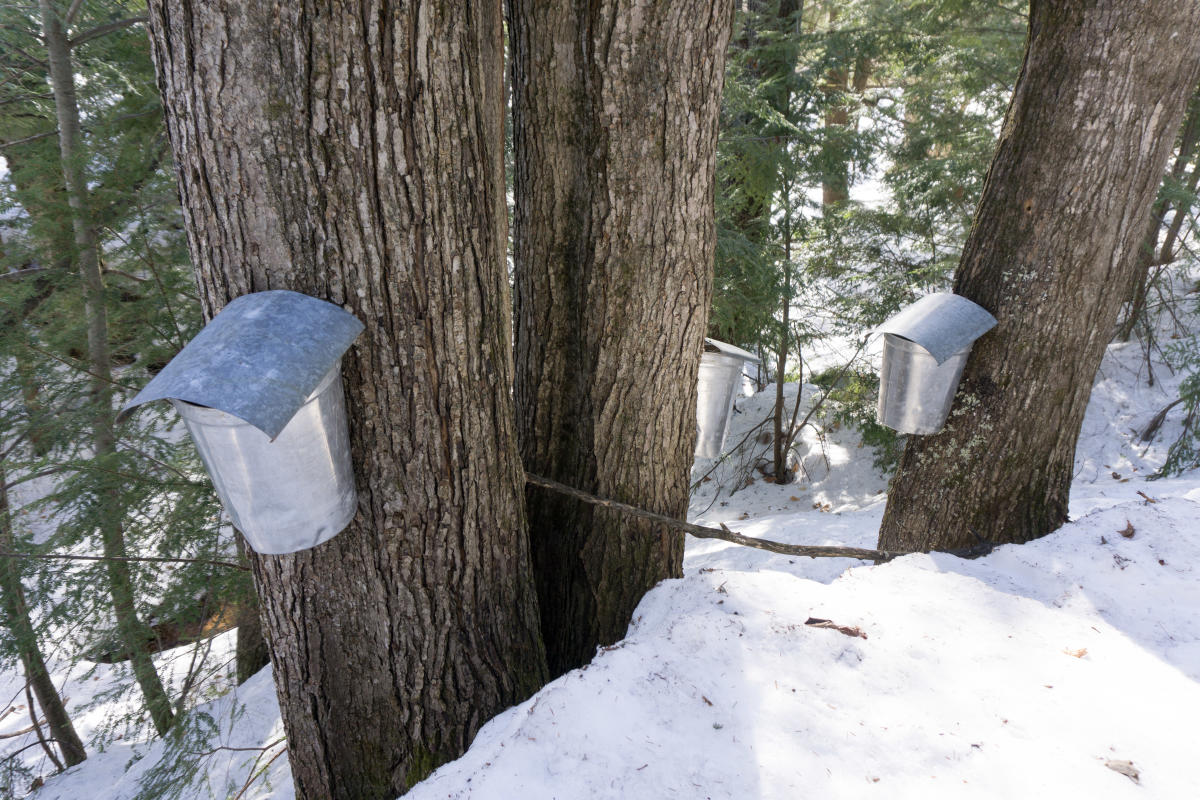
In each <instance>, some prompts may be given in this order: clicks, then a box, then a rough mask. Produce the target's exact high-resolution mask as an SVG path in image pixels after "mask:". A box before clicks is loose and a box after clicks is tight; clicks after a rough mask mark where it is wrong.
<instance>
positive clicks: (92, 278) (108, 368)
mask: <svg viewBox="0 0 1200 800" xmlns="http://www.w3.org/2000/svg"><path fill="white" fill-rule="evenodd" d="M41 12H42V38H43V41H44V43H45V46H46V58H47V61H48V62H49V66H50V84H51V87H52V89H53V92H54V108H55V116H56V118H57V121H58V143H59V152H60V154H61V158H62V170H63V184H64V186H65V187H66V191H67V201H68V203H69V204H70V207H71V228H72V230H73V231H74V234H75V242H74V244H75V260H76V263H77V265H78V267H79V274H80V277H81V278H82V281H83V293H84V315H85V317H86V318H87V344H88V371H89V373H90V374H91V379H90V382H91V386H90V389H89V393H88V394H89V397H88V402H89V406H90V408H89V412H90V414H91V427H92V450H93V458H94V459H95V460H96V461H97V462H98V463H99V462H103V461H105V460H106V459H109V458H111V457H112V456H113V455H114V454H115V453H116V435H115V433H114V426H115V418H114V413H113V407H112V401H113V393H112V385H113V384H112V359H111V356H110V353H109V347H108V316H107V310H106V308H105V299H104V282H103V280H102V278H101V275H100V248H99V245H98V244H97V241H96V232H95V230H94V229H93V228H92V225H91V222H90V220H89V218H88V197H87V192H88V188H87V181H86V179H85V176H84V171H83V154H82V153H81V152H80V149H79V141H80V125H79V106H78V104H77V103H76V100H75V71H74V67H73V66H72V64H71V49H70V42H69V40H68V38H67V32H66V30H64V29H63V26H62V23H61V21H60V20H59V18H58V12H57V11H56V10H55V6H54V2H53V0H41ZM99 492H100V497H99V501H100V503H101V504H102V505H103V506H104V508H103V509H102V510H101V513H100V515H99V516H100V538H101V542H102V544H103V548H104V555H105V556H107V557H109V558H112V559H121V558H125V557H126V556H127V555H128V553H127V552H126V550H125V532H124V528H123V521H122V519H121V514H122V511H121V502H120V487H118V486H116V485H115V484H114V483H113V481H112V479H109V480H108V481H107V483H106V485H103V486H101V488H100V490H99ZM105 568H106V570H107V573H108V583H109V591H110V592H111V594H112V603H113V614H114V616H115V617H116V621H117V629H118V631H119V633H120V636H121V639H122V640H123V641H124V642H125V646H126V647H127V648H128V649H129V651H130V652H131V653H132V654H133V655H132V659H131V664H132V667H133V674H134V678H135V679H136V680H137V682H138V686H140V687H141V690H142V695H143V696H144V698H145V701H146V708H147V710H148V711H149V712H150V718H151V720H152V721H153V722H154V728H155V730H157V731H158V733H159V734H163V733H166V732H167V730H168V729H169V728H170V727H171V724H172V722H173V721H174V719H175V715H174V712H173V711H172V710H171V700H170V698H168V697H167V693H166V690H165V689H164V688H163V685H162V681H161V680H160V679H159V677H158V672H157V671H156V670H155V668H154V661H153V659H152V658H151V657H150V653H149V652H147V651H146V649H145V648H144V647H141V646H140V643H141V642H143V641H145V637H146V634H147V629H146V626H145V625H144V624H143V623H142V621H141V620H140V619H139V618H138V615H137V609H136V607H135V603H134V590H133V578H132V575H131V573H130V569H129V564H128V562H125V561H119V560H112V561H108V562H106V564H105Z"/></svg>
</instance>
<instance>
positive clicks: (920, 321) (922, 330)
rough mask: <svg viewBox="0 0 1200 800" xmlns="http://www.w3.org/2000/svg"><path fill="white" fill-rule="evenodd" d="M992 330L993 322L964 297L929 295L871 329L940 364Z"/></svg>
mask: <svg viewBox="0 0 1200 800" xmlns="http://www.w3.org/2000/svg"><path fill="white" fill-rule="evenodd" d="M994 327H996V318H995V317H993V316H992V315H991V314H989V313H988V311H987V309H985V308H983V306H980V305H977V304H975V303H972V302H971V301H970V300H968V299H967V298H965V297H962V296H961V295H957V294H950V293H948V292H944V293H941V294H929V295H925V296H924V297H922V298H921V299H920V300H918V301H917V302H915V303H913V304H912V305H909V306H906V307H905V308H903V309H901V311H900V313H898V314H896V315H895V316H894V317H892V318H891V319H889V320H888V321H887V322H885V323H883V324H882V325H880V326H879V327H878V328H876V329H875V333H890V334H893V335H894V336H900V337H902V338H904V339H908V340H909V341H910V342H914V343H916V344H918V345H920V346H921V347H923V348H925V349H926V350H927V351H929V354H930V355H931V356H933V358H934V360H935V361H937V363H938V364H941V363H942V362H944V361H945V360H946V359H948V358H949V357H950V356H952V355H954V354H955V353H957V352H958V351H959V350H962V349H963V348H964V347H967V346H969V345H970V344H971V343H972V342H974V341H975V340H976V339H978V338H979V337H980V336H982V335H983V334H985V333H987V332H988V331H990V330H991V329H992V328H994Z"/></svg>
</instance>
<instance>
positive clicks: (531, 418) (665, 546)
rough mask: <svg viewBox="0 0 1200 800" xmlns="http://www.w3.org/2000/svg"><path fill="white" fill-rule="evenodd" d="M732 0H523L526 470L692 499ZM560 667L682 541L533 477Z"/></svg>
mask: <svg viewBox="0 0 1200 800" xmlns="http://www.w3.org/2000/svg"><path fill="white" fill-rule="evenodd" d="M731 24H732V8H731V4H730V2H729V0H712V1H710V0H692V1H691V2H679V3H667V4H656V3H650V2H646V0H607V1H606V2H598V3H593V4H592V5H590V6H587V7H580V6H576V5H573V4H564V3H557V2H550V0H511V1H510V2H509V4H508V30H509V36H510V46H511V50H512V86H513V144H514V149H515V155H516V172H515V196H516V208H515V213H514V217H513V220H514V221H513V257H514V265H515V269H516V277H515V282H516V293H517V298H516V353H517V381H516V391H515V396H516V402H517V410H518V431H519V436H520V443H521V455H522V458H523V459H524V464H525V467H526V469H528V470H529V471H530V472H533V473H536V474H538V475H542V476H544V477H547V478H551V479H553V480H557V481H560V482H562V483H565V484H568V485H570V486H574V487H576V488H579V489H583V490H585V491H588V492H591V493H594V494H598V495H601V496H604V497H608V498H611V499H614V500H619V501H623V502H626V503H630V504H632V505H637V506H640V507H642V508H646V509H650V510H653V511H656V512H659V513H663V514H667V515H669V516H673V517H680V518H681V517H683V516H684V514H685V513H686V511H687V499H688V474H689V470H690V467H691V463H692V453H693V450H694V447H695V435H696V410H695V404H696V375H697V370H698V368H699V359H700V352H701V346H702V341H703V338H704V332H705V325H706V321H707V318H708V310H709V302H710V295H711V291H712V259H713V248H714V244H715V231H714V221H713V175H714V170H715V157H716V139H717V115H718V108H719V103H720V97H721V85H722V82H723V79H724V53H725V45H726V43H727V41H728V38H729V33H730V26H731ZM528 506H529V516H530V537H531V546H532V551H533V558H534V567H535V571H536V574H537V581H538V593H539V598H540V601H541V602H540V606H541V610H542V629H543V636H544V639H545V642H546V648H547V656H548V659H549V662H550V669H551V673H552V674H556V675H557V674H561V673H562V672H564V671H566V670H569V669H572V668H574V667H578V666H580V665H582V664H586V663H587V662H588V661H590V660H591V658H592V656H593V655H594V654H595V651H596V647H597V646H598V645H607V644H611V643H612V642H614V641H616V640H618V639H620V638H622V637H623V636H624V635H625V631H626V629H627V627H628V625H629V621H630V618H631V616H632V614H633V610H634V608H635V607H636V606H637V604H638V602H639V601H640V600H641V598H642V596H643V595H644V594H645V592H646V591H647V590H648V589H650V588H651V587H652V586H654V585H655V584H656V583H657V582H658V581H660V580H662V579H663V578H670V577H678V576H679V575H680V574H681V564H682V556H683V537H682V536H680V535H679V534H677V533H672V532H668V531H666V530H663V529H661V528H659V527H656V526H654V525H652V524H650V523H642V522H638V521H633V520H629V519H627V518H624V517H622V516H621V515H619V514H616V513H614V512H612V511H609V510H606V509H594V508H592V507H589V506H587V505H585V504H582V503H580V502H579V501H577V500H573V499H570V498H567V497H562V496H559V495H555V494H553V493H549V492H546V491H545V490H542V489H534V488H531V489H530V490H529V494H528Z"/></svg>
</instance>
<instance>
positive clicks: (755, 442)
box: [0, 0, 1200, 798]
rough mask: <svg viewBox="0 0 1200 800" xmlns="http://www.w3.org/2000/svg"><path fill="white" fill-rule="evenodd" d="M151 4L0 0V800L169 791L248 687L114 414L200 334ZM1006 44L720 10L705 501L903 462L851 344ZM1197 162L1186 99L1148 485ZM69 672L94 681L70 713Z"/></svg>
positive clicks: (1153, 241) (961, 218) (989, 137)
mask: <svg viewBox="0 0 1200 800" xmlns="http://www.w3.org/2000/svg"><path fill="white" fill-rule="evenodd" d="M146 13H147V12H146V8H145V6H144V5H143V4H140V3H138V2H112V1H110V0H106V1H105V2H93V0H74V2H71V3H70V4H69V5H67V4H65V3H63V4H60V3H56V2H53V1H52V0H41V3H40V4H39V5H29V4H21V3H5V4H3V5H2V6H0V604H2V606H3V621H4V625H3V628H2V630H0V667H2V668H3V670H4V672H5V673H6V674H10V675H11V676H15V677H13V679H12V680H7V681H5V682H3V683H2V684H0V688H3V687H10V688H11V691H12V692H13V694H12V697H7V696H3V697H0V724H4V725H8V727H5V728H3V731H4V732H2V733H0V759H2V760H0V797H23V796H26V795H27V794H28V793H29V792H30V791H32V790H34V789H36V788H37V787H40V786H42V784H43V783H44V782H47V781H50V782H51V785H52V780H53V779H51V777H50V776H51V775H52V774H54V773H57V772H59V771H62V770H64V769H67V768H70V767H72V766H74V765H76V764H79V763H81V762H83V761H84V760H85V759H87V758H89V757H91V756H92V755H93V754H97V753H103V752H104V751H105V750H106V749H108V748H110V747H113V746H114V745H115V744H116V743H118V742H120V743H125V744H128V743H131V742H136V743H147V742H158V743H159V744H158V746H160V747H162V748H164V752H165V753H167V755H166V756H165V757H161V758H160V759H159V760H157V761H156V762H155V765H154V767H153V768H152V769H148V770H146V771H144V772H143V774H141V776H140V777H139V785H138V790H139V792H140V793H139V794H138V796H139V797H147V798H150V797H163V796H191V795H188V794H186V793H187V792H189V791H191V789H190V788H189V787H190V786H191V781H192V780H193V779H194V778H195V776H196V775H197V774H203V773H205V772H210V771H211V770H212V766H211V758H212V756H213V755H214V753H216V752H217V750H218V749H219V748H220V747H221V743H220V741H219V740H220V736H221V731H222V730H223V728H222V724H224V721H223V720H220V719H218V718H217V713H216V712H215V711H214V708H217V706H214V705H212V702H213V701H214V700H217V699H218V698H224V697H228V696H230V692H231V691H233V690H234V688H235V687H236V686H237V685H238V684H239V683H243V682H245V681H247V680H248V679H251V678H252V677H253V676H254V675H256V674H259V670H260V669H261V668H262V667H264V666H265V665H266V649H265V646H264V644H263V641H262V634H261V632H260V631H259V627H258V621H257V620H258V614H257V607H256V601H255V597H254V590H253V587H252V583H251V580H250V575H249V572H248V569H247V564H246V560H245V553H244V548H243V546H242V545H241V543H240V542H239V541H238V538H239V537H238V536H237V535H236V534H235V532H234V531H233V529H232V528H231V527H230V526H229V525H228V524H226V523H224V522H223V521H222V513H221V508H220V505H219V503H218V502H217V500H216V497H215V495H214V493H213V490H212V487H211V484H210V482H209V480H208V478H207V476H206V475H205V472H204V470H203V468H202V466H201V464H200V462H199V459H198V458H197V456H196V454H195V451H194V449H193V448H192V445H191V442H190V440H189V439H188V438H187V437H186V436H185V435H184V434H183V432H182V430H181V428H180V426H178V425H176V424H175V422H174V416H173V414H172V413H170V412H169V411H167V410H166V409H159V410H157V411H147V412H143V413H142V414H140V415H139V416H137V417H135V418H134V420H133V421H129V422H123V423H121V424H118V423H117V422H116V413H117V411H118V410H119V409H120V408H121V407H122V406H123V405H124V403H125V402H126V401H127V400H128V399H130V398H131V397H132V396H133V395H134V394H135V393H136V392H137V391H138V390H139V388H140V387H141V386H143V385H145V383H146V382H147V381H148V380H149V379H150V378H151V377H152V376H153V375H155V374H156V373H157V371H158V370H160V369H161V368H162V366H163V365H164V364H165V363H166V362H167V361H169V360H170V358H171V357H172V356H173V355H174V354H175V353H176V352H177V351H178V350H179V349H180V348H181V347H182V346H183V345H184V344H185V343H186V342H188V341H189V340H190V339H191V338H192V337H193V336H194V335H195V334H196V333H197V331H198V330H199V329H200V327H201V319H202V311H201V303H200V298H199V295H198V293H197V291H196V282H195V277H194V273H193V268H192V264H191V263H190V261H189V257H188V242H187V233H186V230H185V215H184V211H183V210H182V208H181V206H180V199H179V189H178V187H177V183H176V171H175V166H174V164H173V161H172V156H171V145H170V142H169V141H168V137H167V132H166V125H165V121H164V113H163V103H162V99H161V98H160V95H159V88H158V84H157V82H156V77H155V69H154V63H153V61H152V52H151V44H150V40H149V38H148V36H147V31H146ZM1027 29H1028V15H1027V8H1026V6H1025V5H1024V4H1022V3H1019V2H1016V1H1015V0H1007V1H1005V0H905V2H892V1H891V0H850V1H849V2H826V1H825V0H808V1H807V2H805V0H770V1H768V2H751V3H747V4H741V5H740V6H739V9H738V11H737V13H736V15H735V19H734V25H733V32H732V37H731V40H730V44H729V49H728V54H727V59H726V66H725V83H724V90H723V96H722V99H721V108H720V133H719V139H718V150H717V171H716V198H715V202H716V230H717V244H716V256H715V278H714V295H713V304H712V310H711V316H710V319H709V324H708V336H710V337H712V338H715V339H719V340H721V341H724V342H728V343H731V344H735V345H738V346H740V347H742V348H745V349H747V350H750V351H751V352H753V353H755V354H757V355H758V356H759V357H760V358H761V365H760V367H759V368H758V370H757V372H756V373H755V374H754V375H752V376H749V377H750V379H751V380H750V382H751V383H755V384H756V385H755V386H753V388H754V389H755V390H756V391H757V392H759V394H758V395H757V396H756V397H755V398H754V399H753V401H752V402H749V403H748V404H747V405H746V406H745V407H744V409H749V408H751V407H753V409H755V412H756V413H758V414H759V418H756V419H753V420H749V416H748V415H749V413H750V412H749V411H746V414H747V416H745V417H744V418H743V422H745V424H744V425H742V427H741V428H740V429H736V430H735V433H736V434H737V436H739V437H742V444H743V445H746V446H739V447H737V448H731V450H730V453H729V454H728V456H727V457H726V458H725V459H723V460H722V461H721V462H719V463H717V464H711V463H701V464H698V465H697V469H696V470H695V471H694V473H693V476H692V477H693V480H694V481H695V483H694V485H693V491H694V492H695V493H696V496H697V497H704V499H705V502H706V503H707V504H708V505H709V506H712V504H716V503H722V502H725V503H728V502H729V499H730V497H731V496H732V495H733V494H734V493H736V492H737V491H739V490H742V489H745V488H746V487H748V486H750V485H752V484H755V482H756V481H764V480H765V481H767V482H770V483H774V484H785V483H790V482H800V481H804V480H807V481H809V482H810V483H811V482H812V478H811V477H810V475H809V471H810V469H811V468H812V466H813V462H812V458H811V453H812V452H813V451H814V450H813V449H814V447H822V446H824V444H825V443H826V442H828V441H831V440H833V439H836V438H837V437H839V436H842V435H844V434H845V432H846V431H853V432H854V435H855V436H857V437H858V439H859V441H860V442H861V444H860V445H859V446H865V447H866V450H865V451H864V452H867V453H868V454H869V458H870V460H871V461H872V462H873V467H872V469H873V471H874V473H875V475H874V477H873V478H871V479H872V480H879V481H880V482H881V485H885V484H886V479H887V476H888V475H890V474H891V471H892V470H894V469H895V467H896V465H897V462H898V459H899V457H900V453H901V450H902V447H903V444H904V443H903V441H902V440H901V439H899V438H898V437H897V436H896V435H895V434H894V433H893V432H892V431H890V430H889V429H886V428H883V427H881V426H879V425H877V424H876V423H875V421H874V403H875V395H876V391H877V388H878V383H877V377H876V372H875V366H874V363H873V361H872V351H871V349H870V348H869V347H864V346H863V344H864V340H865V338H866V336H867V334H868V333H869V332H870V330H871V329H872V328H873V327H874V326H875V325H878V324H879V323H880V322H882V321H883V320H884V319H886V318H887V317H889V316H891V315H892V314H893V313H895V312H896V311H897V310H898V309H899V308H901V307H903V306H905V305H907V304H909V303H910V302H912V301H914V300H915V299H917V298H918V297H920V296H922V295H924V294H926V293H929V292H933V291H948V290H949V289H950V286H951V283H952V279H953V273H954V270H955V268H956V266H957V265H958V262H959V256H960V253H961V251H962V248H963V244H964V242H965V240H966V238H967V235H968V232H969V230H970V227H971V223H972V217H973V215H974V213H975V209H976V206H977V204H978V202H979V199H980V196H981V194H982V191H983V187H984V181H985V177H986V174H987V170H988V166H989V164H990V163H991V160H992V157H993V154H994V152H995V148H996V141H997V137H998V136H999V133H1000V127H1001V125H1002V123H1003V121H1004V116H1005V112H1006V110H1007V108H1008V104H1009V100H1010V97H1011V95H1012V91H1013V87H1014V84H1015V82H1016V79H1017V75H1018V71H1019V69H1020V66H1021V59H1022V54H1023V53H1024V48H1025V40H1026V33H1027ZM1198 144H1200V94H1198V95H1197V96H1195V97H1193V99H1192V101H1191V102H1190V105H1189V109H1188V113H1187V116H1186V120H1185V122H1184V125H1183V127H1182V129H1181V130H1180V132H1179V136H1178V139H1177V141H1176V143H1175V146H1174V149H1173V152H1172V156H1171V159H1170V161H1169V163H1168V168H1167V171H1166V173H1165V174H1164V175H1163V178H1162V184H1161V188H1160V189H1159V192H1158V197H1157V200H1156V202H1155V205H1154V208H1153V212H1152V219H1151V220H1150V221H1149V224H1148V226H1147V230H1146V233H1145V237H1144V242H1143V245H1142V247H1141V248H1140V252H1139V255H1138V258H1139V263H1138V265H1137V274H1138V280H1137V281H1136V283H1135V284H1134V285H1132V286H1130V287H1129V289H1128V292H1127V297H1126V301H1125V304H1124V306H1123V310H1122V313H1121V319H1120V322H1119V325H1118V326H1117V328H1116V329H1115V330H1113V331H1111V337H1112V341H1113V342H1128V343H1130V345H1129V347H1130V348H1132V349H1128V350H1126V351H1125V352H1126V353H1129V352H1136V354H1137V358H1136V359H1132V360H1129V359H1128V358H1127V360H1129V363H1130V368H1131V369H1133V370H1136V371H1137V373H1138V381H1140V382H1145V383H1148V384H1149V385H1150V386H1154V385H1155V382H1156V381H1162V380H1163V379H1164V377H1166V376H1164V375H1163V374H1162V368H1163V366H1164V365H1165V366H1166V368H1167V369H1168V371H1169V373H1170V376H1169V377H1167V383H1168V384H1169V385H1170V386H1171V387H1172V388H1173V390H1174V389H1175V387H1177V392H1176V393H1175V396H1172V397H1170V398H1168V399H1167V400H1166V401H1165V402H1163V403H1161V406H1162V407H1161V409H1160V410H1161V413H1160V414H1158V415H1157V416H1155V417H1154V418H1153V419H1152V420H1151V421H1150V424H1148V425H1147V426H1145V427H1144V428H1143V429H1142V430H1140V431H1138V435H1139V436H1141V437H1143V438H1144V439H1145V440H1146V441H1150V439H1151V438H1152V437H1154V436H1155V435H1156V432H1157V431H1158V430H1159V428H1160V427H1162V426H1163V425H1164V422H1167V423H1168V424H1167V429H1169V430H1170V431H1171V434H1172V436H1171V441H1170V442H1168V443H1167V444H1166V446H1165V448H1164V452H1163V458H1162V459H1161V460H1160V463H1157V464H1155V465H1153V468H1154V470H1155V474H1156V475H1157V476H1163V477H1168V476H1174V475H1178V474H1180V473H1182V472H1185V471H1187V470H1191V469H1194V468H1196V467H1197V466H1200V432H1198V427H1200V419H1198V416H1200V339H1198V338H1197V337H1198V336H1200V331H1198V330H1197V329H1196V327H1195V326H1194V324H1193V321H1194V320H1195V319H1196V318H1197V317H1196V316H1195V314H1196V313H1197V312H1200V309H1198V308H1197V302H1198V301H1197V294H1196V285H1197V284H1196V275H1197V266H1198V264H1197V253H1196V239H1195V234H1196V214H1195V207H1196V194H1197V187H1198V183H1200V149H1198ZM510 145H511V142H510ZM510 152H511V149H510ZM510 248H511V244H510ZM768 387H770V388H771V391H770V392H769V393H767V394H763V393H762V392H763V390H766V389H768ZM747 420H749V421H748V422H747ZM750 423H753V425H751V424H750ZM768 430H771V431H772V435H770V436H764V435H763V432H764V431H768ZM734 441H736V440H735V439H733V438H732V436H731V440H730V444H731V445H732V444H733V443H734ZM814 443H816V444H815V445H814ZM825 463H826V468H827V469H828V459H826V460H825ZM1113 474H1114V475H1116V473H1115V472H1114V473H1113ZM864 480H867V479H866V478H864ZM796 491H799V490H796ZM722 492H724V494H722ZM722 498H723V499H722ZM793 499H795V498H793ZM716 507H717V508H719V507H720V506H716ZM693 510H695V509H694V508H693ZM709 568H711V566H710V567H709ZM722 585H723V584H722ZM235 628H236V641H234V639H233V636H234V634H232V633H230V632H232V631H234V629H235ZM68 681H69V682H70V683H71V684H72V685H75V686H78V685H81V684H84V685H87V686H93V687H95V688H94V690H93V691H91V692H90V693H89V694H88V696H86V697H80V696H79V695H78V694H76V696H74V697H63V696H62V687H63V685H64V684H65V683H67V682H68ZM260 683H261V679H260ZM268 683H269V681H268ZM254 691H256V692H258V693H260V694H261V693H266V694H269V687H266V688H263V687H262V686H258V687H256V688H255V689H254ZM709 705H710V706H711V705H712V703H711V702H710V703H709ZM221 708H225V709H226V711H225V712H224V713H227V714H228V715H229V717H230V718H233V717H236V716H237V715H238V714H239V713H240V712H239V711H238V709H237V705H236V704H231V705H229V706H228V707H225V706H221ZM5 718H8V722H4V720H5ZM18 719H19V724H18V723H17V722H16V720H18ZM9 723H12V724H9ZM714 727H716V725H714ZM160 740H161V741H160ZM250 749H253V750H254V751H255V752H252V753H250V755H251V756H253V758H251V759H249V760H248V762H247V763H246V764H242V762H239V765H238V767H236V768H233V767H227V769H229V770H230V771H231V772H230V774H231V775H232V777H229V778H228V780H229V781H230V784H229V785H231V786H232V787H233V788H232V789H231V790H229V791H228V792H227V795H228V796H239V797H240V796H246V797H249V796H252V793H253V792H265V791H268V790H269V784H268V783H267V782H266V781H265V776H267V767H268V766H269V765H270V763H271V762H273V761H274V760H275V759H277V758H278V757H279V756H280V755H281V754H282V753H284V752H285V751H284V750H281V749H279V741H278V740H275V741H272V742H269V743H266V744H263V745H261V746H256V747H255V748H250ZM227 777H228V776H227ZM212 791H214V792H216V793H217V794H219V793H220V792H221V791H224V789H214V790H212ZM181 793H182V794H181ZM255 796H258V795H255Z"/></svg>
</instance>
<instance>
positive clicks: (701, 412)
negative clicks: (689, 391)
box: [696, 353, 746, 458]
mask: <svg viewBox="0 0 1200 800" xmlns="http://www.w3.org/2000/svg"><path fill="white" fill-rule="evenodd" d="M745 363H746V361H745V359H742V358H738V357H737V356H730V355H725V354H724V353H705V354H704V355H702V356H700V377H699V381H698V383H697V386H696V426H697V430H696V456H697V457H698V458H716V457H717V456H719V455H721V451H722V450H723V449H724V447H725V433H726V431H727V430H728V428H729V416H730V414H731V413H732V412H733V401H734V400H735V399H736V398H737V394H738V389H739V388H741V387H740V384H741V378H742V365H743V364H745Z"/></svg>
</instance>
